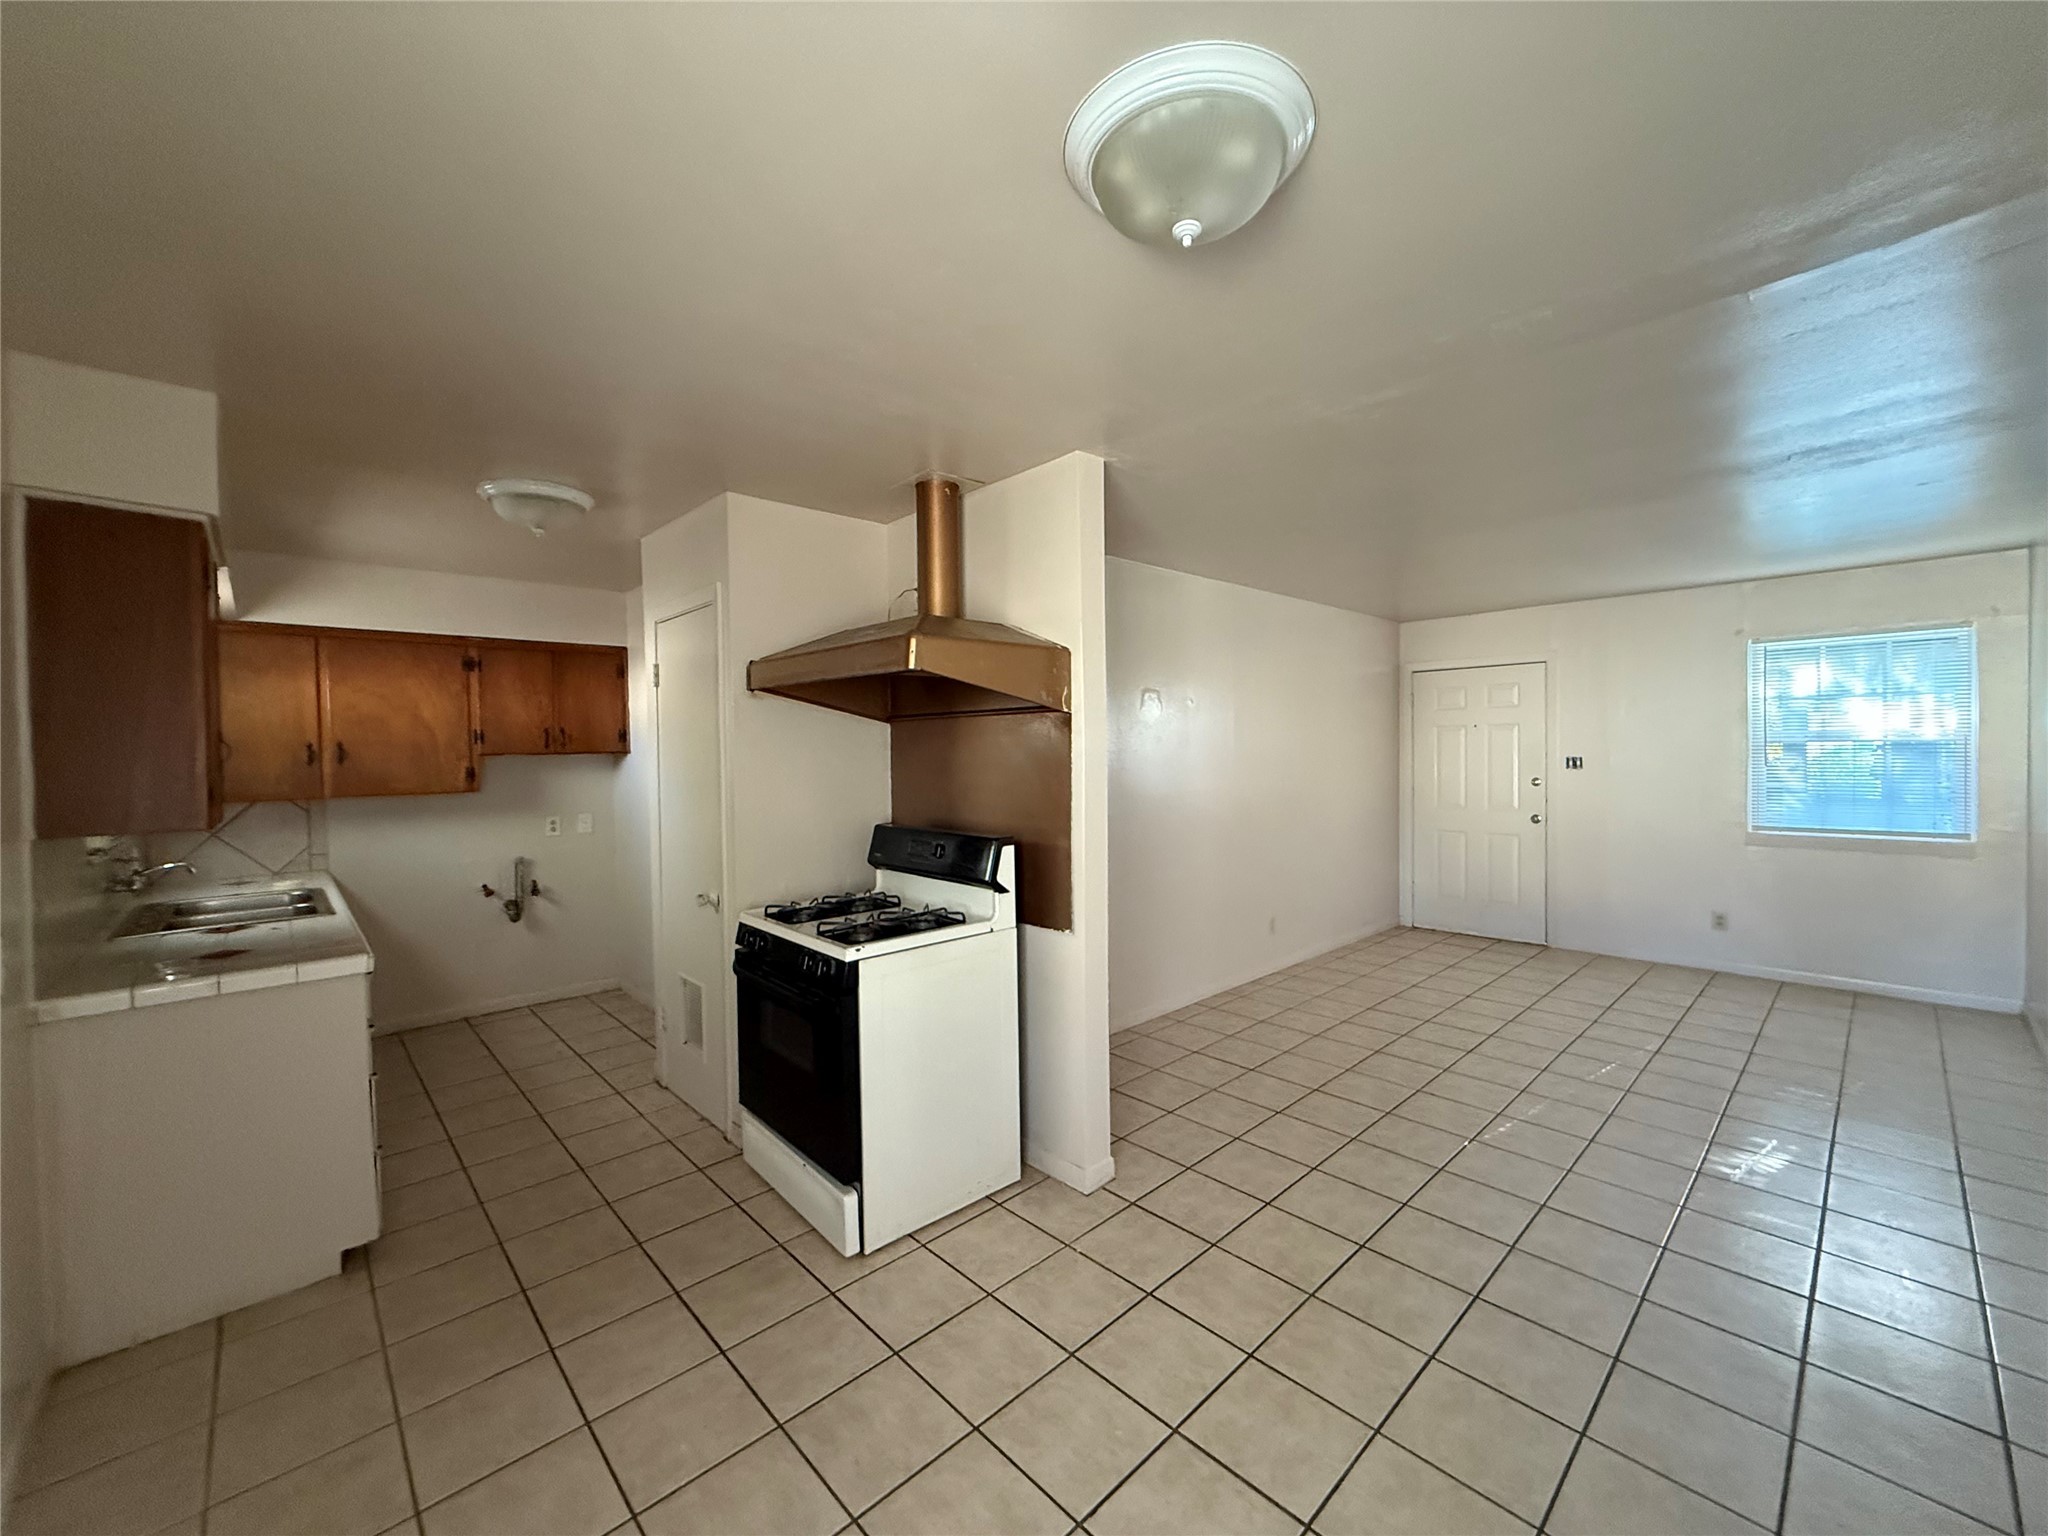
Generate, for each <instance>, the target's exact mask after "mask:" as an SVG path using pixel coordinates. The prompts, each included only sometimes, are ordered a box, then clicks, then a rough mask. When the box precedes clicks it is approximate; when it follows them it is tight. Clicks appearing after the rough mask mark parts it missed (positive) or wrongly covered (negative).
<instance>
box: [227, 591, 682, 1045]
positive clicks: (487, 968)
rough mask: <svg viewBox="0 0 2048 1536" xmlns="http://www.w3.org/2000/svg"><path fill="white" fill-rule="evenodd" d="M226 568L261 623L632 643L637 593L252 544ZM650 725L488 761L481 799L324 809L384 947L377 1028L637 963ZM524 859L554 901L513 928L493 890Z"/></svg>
mask: <svg viewBox="0 0 2048 1536" xmlns="http://www.w3.org/2000/svg"><path fill="white" fill-rule="evenodd" d="M230 569H231V570H232V571H233V573H234V579H235V599H236V610H237V613H238V615H239V616H240V617H241V618H244V619H248V620H252V621H255V622H259V623H278V624H318V625H332V626H339V627H344V628H361V629H394V630H412V631H417V632H422V633H429V634H434V633H438V634H457V635H479V636H485V637H489V638H497V639H513V640H560V641H569V642H577V643H585V644H594V645H622V644H624V643H625V642H626V638H627V632H626V617H627V611H628V601H627V598H626V596H625V594H622V593H618V592H605V591H599V590H596V589H593V588H584V587H558V586H550V585H547V584H545V583H540V582H526V581H502V580H498V579H496V578H492V577H482V576H453V575H446V574H442V573H439V572H433V571H409V570H400V569H396V568H394V567H388V566H376V565H358V564H353V563H350V562H347V561H338V560H312V559H304V558H301V557H298V556H292V555H275V554H265V553H261V552H257V551H236V552H234V553H233V555H232V558H231V560H230ZM650 729H651V727H650V724H649V722H648V721H647V720H646V719H645V718H644V717H643V716H641V715H640V714H638V713H636V714H635V715H634V718H633V721H632V732H633V752H632V753H631V754H629V755H628V756H626V757H625V758H617V757H612V756H609V755H605V756H584V755H577V756H567V757H491V758H485V759H484V760H483V762H482V764H481V765H480V766H479V768H478V774H477V776H478V780H479V783H478V788H477V791H476V793H474V794H467V795H420V796H392V797H389V798H378V799H349V800H332V801H329V802H327V804H326V807H325V815H326V824H327V867H328V868H329V869H330V870H331V871H332V872H333V874H334V875H335V877H336V878H337V879H338V880H340V882H341V885H342V889H343V890H344V891H345V892H346V893H347V895H348V898H349V903H350V905H351V906H352V907H353V908H354V910H355V914H356V917H357V919H358V920H359V921H360V922H361V923H362V926H363V930H364V933H365V935H366V936H367V937H368V939H369V941H370V948H371V950H372V951H373V952H374V953H375V955H376V957H377V971H376V975H375V977H374V979H373V981H372V983H371V1012H372V1016H373V1018H374V1020H375V1022H376V1024H377V1027H378V1028H379V1029H392V1028H404V1027H408V1026H410V1025H415V1024H424V1023H431V1022H434V1021H436V1020H440V1019H448V1018H458V1017H461V1016H463V1015H465V1014H475V1013H484V1012H488V1011H491V1010H493V1009H497V1008H507V1007H513V1006H516V1005H518V1004H520V1003H525V1002H534V1001H540V1000H543V999H546V998H551V997H563V996H568V995H570V994H573V993H577V992H584V991H589V990H592V989H594V988H598V987H603V986H609V985H611V984H613V982H614V981H616V980H618V979H620V978H621V976H622V975H623V974H624V971H625V967H626V966H627V965H628V964H629V963H637V960H638V955H639V950H638V945H637V936H638V933H639V932H640V931H642V930H640V929H638V928H636V929H634V930H633V935H632V936H631V937H628V936H627V935H628V929H627V924H628V921H629V920H631V921H632V922H634V923H639V922H640V921H641V918H640V916H639V915H637V914H635V912H634V909H633V906H632V903H631V901H630V897H629V893H628V888H627V883H626V882H625V881H624V880H622V878H621V861H620V855H619V851H618V838H619V831H618V825H617V823H618V820H619V817H620V816H621V814H622V812H621V808H620V792H619V789H618V781H619V780H620V778H621V777H622V776H623V775H627V774H637V773H640V772H643V771H644V770H643V768H642V762H644V760H645V759H646V758H648V757H650V756H651V754H652V748H653V742H652V738H651V735H650ZM636 760H641V761H636ZM628 764H631V765H632V766H631V767H630V768H629V767H628V766H627V765H628ZM582 812H589V813H590V815H591V819H592V826H593V829H594V830H593V831H591V832H590V833H587V834H578V833H576V832H575V831H574V830H573V828H574V827H575V825H576V817H577V815H578V814H579V813H582ZM548 816H560V817H561V818H562V819H563V829H564V830H563V832H562V834H561V835H560V836H558V837H546V836H544V835H543V829H542V823H543V821H544V820H545V818H546V817H548ZM521 854H525V855H527V856H529V857H530V858H532V859H533V860H534V864H535V868H534V878H535V879H536V880H538V881H539V882H540V885H541V890H542V893H543V894H542V897H541V900H540V901H538V902H537V903H535V904H534V905H533V906H532V908H531V909H530V910H529V912H528V913H527V915H526V916H525V918H524V919H523V920H522V921H521V922H519V923H518V924H513V923H510V922H507V921H506V920H505V917H504V915H503V913H502V912H500V911H499V910H498V908H497V907H496V905H495V904H494V903H493V902H491V901H490V900H488V899H486V898H485V896H484V895H483V892H482V890H481V887H482V886H483V885H485V884H489V885H491V886H494V887H497V888H498V889H500V890H501V891H502V890H504V889H506V888H507V887H509V885H510V882H511V874H512V860H513V859H514V858H515V857H517V856H519V855H521ZM642 910H643V911H644V909H642Z"/></svg>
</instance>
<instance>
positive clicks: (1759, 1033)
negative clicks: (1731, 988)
mask: <svg viewBox="0 0 2048 1536" xmlns="http://www.w3.org/2000/svg"><path fill="white" fill-rule="evenodd" d="M1711 984H1712V976H1711V975H1710V976H1709V978H1708V981H1707V982H1706V983H1704V984H1702V986H1701V988H1700V993H1703V992H1705V991H1706V988H1707V986H1709V985H1711ZM1782 990H1783V988H1782V985H1781V986H1779V987H1776V988H1774V989H1773V990H1772V993H1771V1002H1770V1003H1768V1004H1766V1005H1765V1008H1764V1012H1763V1014H1762V1016H1761V1017H1759V1018H1758V1020H1757V1028H1756V1034H1754V1035H1753V1036H1751V1037H1750V1043H1749V1049H1748V1051H1747V1052H1745V1053H1744V1056H1743V1060H1742V1065H1741V1066H1740V1067H1739V1068H1737V1069H1736V1077H1735V1083H1734V1084H1733V1085H1732V1086H1731V1087H1730V1088H1729V1091H1728V1097H1727V1099H1726V1100H1724V1101H1723V1103H1722V1106H1721V1108H1720V1110H1719V1111H1718V1112H1716V1114H1715V1116H1714V1124H1713V1126H1712V1128H1710V1129H1709V1130H1708V1132H1707V1134H1706V1136H1705V1138H1704V1145H1703V1146H1702V1147H1701V1149H1700V1158H1699V1162H1698V1163H1696V1164H1695V1165H1694V1166H1693V1169H1692V1171H1691V1172H1690V1173H1689V1175H1688V1176H1687V1178H1686V1182H1685V1189H1684V1190H1683V1191H1682V1192H1681V1194H1680V1195H1679V1198H1678V1203H1677V1204H1676V1205H1675V1206H1673V1207H1672V1211H1671V1220H1670V1221H1669V1222H1668V1223H1667V1224H1666V1226H1665V1228H1664V1235H1663V1236H1662V1237H1661V1238H1659V1239H1658V1241H1657V1242H1656V1243H1655V1244H1654V1245H1653V1246H1654V1247H1655V1250H1656V1251H1655V1253H1654V1254H1653V1255H1652V1257H1651V1259H1650V1268H1649V1271H1648V1272H1647V1273H1646V1274H1645V1275H1644V1276H1643V1283H1642V1286H1641V1288H1640V1289H1638V1290H1637V1291H1636V1293H1635V1305H1634V1306H1633V1307H1631V1308H1630V1309H1629V1315H1628V1325H1627V1326H1626V1327H1625V1328H1623V1329H1622V1332H1621V1337H1620V1338H1619V1339H1617V1340H1616V1341H1615V1345H1614V1349H1613V1352H1612V1353H1611V1354H1609V1356H1608V1358H1607V1368H1606V1369H1605V1371H1603V1372H1602V1373H1601V1377H1600V1386H1599V1388H1598V1389H1597V1390H1596V1391H1595V1392H1594V1394H1593V1400H1592V1402H1591V1403H1590V1404H1589V1405H1588V1406H1587V1409H1586V1417H1585V1421H1584V1422H1583V1423H1581V1424H1580V1425H1579V1426H1578V1428H1577V1430H1576V1431H1575V1438H1574V1440H1573V1442H1572V1448H1571V1450H1570V1451H1568V1452H1567V1453H1566V1455H1565V1459H1564V1465H1563V1466H1561V1467H1560V1468H1559V1469H1558V1474H1557V1481H1556V1482H1555V1483H1553V1484H1552V1485H1551V1489H1550V1496H1549V1497H1548V1498H1547V1499H1546V1500H1545V1501H1544V1505H1543V1513H1542V1515H1541V1516H1540V1517H1539V1518H1538V1519H1537V1520H1536V1521H1535V1522H1534V1524H1535V1527H1536V1529H1537V1530H1538V1531H1542V1530H1544V1529H1546V1528H1547V1527H1548V1526H1549V1524H1550V1520H1551V1517H1552V1516H1553V1515H1554V1514H1555V1513H1556V1512H1557V1501H1558V1500H1559V1499H1560V1498H1562V1497H1563V1495H1564V1485H1565V1481H1566V1479H1568V1478H1569V1477H1570V1476H1571V1473H1572V1468H1573V1466H1574V1465H1576V1464H1577V1462H1578V1459H1579V1452H1580V1451H1581V1450H1583V1449H1584V1448H1585V1444H1586V1441H1587V1440H1588V1439H1589V1438H1590V1437H1591V1434H1592V1428H1593V1420H1594V1418H1595V1417H1596V1416H1597V1415H1598V1414H1599V1412H1600V1404H1601V1403H1602V1401H1604V1400H1605V1398H1606V1396H1607V1391H1608V1388H1609V1387H1610V1386H1612V1385H1613V1382H1614V1375H1615V1372H1616V1371H1618V1370H1619V1369H1620V1368H1621V1352H1622V1351H1623V1350H1624V1349H1626V1348H1627V1347H1628V1341H1629V1337H1630V1335H1632V1334H1633V1333H1634V1332H1635V1328H1636V1322H1637V1320H1638V1319H1639V1318H1641V1316H1642V1313H1643V1308H1644V1306H1645V1305H1647V1304H1648V1302H1649V1297H1650V1287H1651V1286H1652V1285H1654V1284H1655V1283H1656V1280H1657V1271H1658V1270H1659V1269H1661V1268H1662V1267H1663V1264H1664V1255H1665V1254H1666V1253H1668V1252H1670V1247H1669V1244H1670V1241H1671V1234H1672V1233H1673V1232H1675V1231H1677V1230H1678V1222H1679V1219H1680V1218H1681V1217H1682V1216H1684V1215H1685V1210H1686V1202H1687V1201H1688V1200H1690V1199H1691V1198H1692V1191H1693V1187H1694V1186H1695V1185H1696V1184H1697V1183H1698V1182H1699V1176H1700V1170H1701V1169H1702V1168H1704V1167H1705V1166H1706V1161H1707V1157H1708V1155H1709V1154H1710V1153H1711V1152H1712V1151H1713V1148H1714V1135H1715V1132H1717V1131H1719V1130H1720V1128H1721V1123H1722V1122H1723V1121H1724V1120H1726V1119H1727V1118H1728V1105H1729V1104H1732V1103H1733V1102H1734V1101H1735V1095H1736V1093H1737V1091H1738V1090H1739V1089H1740V1087H1741V1083H1742V1076H1743V1074H1744V1073H1746V1072H1747V1071H1748V1070H1749V1064H1750V1062H1751V1061H1753V1060H1754V1059H1755V1058H1756V1043H1757V1041H1759V1040H1761V1039H1762V1038H1763V1033H1764V1030H1765V1029H1766V1028H1767V1027H1768V1026H1769V1023H1770V1016H1771V1008H1772V1007H1774V1006H1775V1005H1776V1002H1777V998H1778V995H1779V993H1780V992H1781V991H1782ZM1699 995H1700V994H1699V993H1695V994H1694V995H1693V999H1692V1001H1691V1002H1690V1003H1688V1004H1687V1005H1686V1009H1685V1012H1684V1013H1681V1014H1680V1015H1679V1016H1678V1017H1677V1018H1676V1019H1674V1020H1672V1022H1671V1030H1670V1031H1669V1032H1668V1033H1667V1035H1666V1037H1665V1038H1666V1040H1667V1041H1668V1040H1669V1038H1670V1035H1671V1034H1675V1033H1676V1032H1677V1030H1678V1027H1679V1026H1680V1025H1681V1024H1683V1023H1684V1022H1685V1015H1686V1014H1687V1013H1690V1012H1691V1011H1692V1009H1693V1007H1694V1006H1695V1005H1697V1003H1698V1000H1699ZM1659 1049H1661V1047H1660V1048H1659ZM1655 1054H1656V1053H1655V1052H1652V1053H1651V1055H1652V1059H1655ZM1623 1091H1624V1093H1626V1091H1627V1090H1625V1089H1624V1090H1623ZM1619 1107H1620V1106H1619V1104H1617V1105H1616V1108H1619ZM1595 1134H1597V1133H1595ZM1587 1145H1588V1146H1590V1145H1592V1143H1591V1142H1590V1141H1589V1142H1588V1143H1587ZM1815 1262H1816V1263H1818V1262H1819V1251H1818V1250H1815ZM1659 1379H1660V1380H1661V1379H1662V1378H1659ZM1680 1390H1683V1389H1682V1388H1681V1389H1680ZM1596 1443H1597V1444H1600V1445H1601V1446H1602V1447H1603V1448H1604V1449H1612V1447H1608V1446H1606V1443H1605V1442H1604V1441H1601V1442H1596ZM1617 1454H1619V1453H1617ZM1786 1455H1787V1458H1788V1459H1789V1457H1790V1455H1791V1452H1790V1447H1789V1438H1788V1446H1787V1451H1786ZM1627 1459H1628V1460H1630V1461H1634V1460H1635V1458H1634V1457H1628V1458H1627ZM1638 1465H1641V1463H1638ZM1648 1470H1650V1471H1653V1472H1654V1471H1657V1469H1656V1468H1654V1467H1652V1468H1649V1469H1648ZM1658 1475H1659V1476H1661V1477H1664V1478H1665V1479H1666V1480H1667V1481H1669V1482H1671V1483H1673V1484H1675V1485H1676V1486H1678V1487H1681V1488H1684V1489H1686V1491H1687V1492H1689V1493H1692V1494H1694V1495H1696V1496H1697V1497H1700V1498H1706V1499H1707V1501H1708V1502H1709V1503H1712V1504H1716V1505H1720V1500H1718V1499H1711V1498H1708V1496H1707V1495H1705V1494H1702V1493H1700V1491H1699V1490H1698V1489H1696V1488H1693V1487H1692V1486H1691V1485H1690V1484H1687V1483H1682V1482H1679V1480H1678V1479H1677V1478H1675V1477H1671V1476H1670V1474H1669V1473H1662V1472H1660V1473H1658ZM1721 1507H1722V1508H1726V1507H1727V1506H1725V1505H1721ZM1731 1513H1738V1514H1739V1513H1740V1511H1731Z"/></svg>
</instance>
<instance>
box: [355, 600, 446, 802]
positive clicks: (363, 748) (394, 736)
mask: <svg viewBox="0 0 2048 1536" xmlns="http://www.w3.org/2000/svg"><path fill="white" fill-rule="evenodd" d="M474 681H475V673H474V671H473V670H472V667H471V660H470V654H469V651H468V648H467V647H466V646H463V645H458V644H451V643H449V642H448V641H445V640H428V639H420V640H414V639H407V638H404V637H400V636H392V637H390V638H377V639H371V638H368V637H358V636H355V635H335V636H331V637H330V636H322V637H321V639H320V703H321V709H322V713H323V716H324V718H325V720H326V722H327V732H326V736H327V740H326V751H325V753H324V754H323V766H324V768H325V772H326V791H327V794H328V795H329V796H330V797H335V798H338V797H342V796H348V795H446V794H459V793H461V792H463V791H465V790H471V789H474V788H476V759H475V756H474V752H475V742H474V739H473V738H474V733H475V730H476V726H475V719H476V692H475V688H474V686H473V684H474Z"/></svg>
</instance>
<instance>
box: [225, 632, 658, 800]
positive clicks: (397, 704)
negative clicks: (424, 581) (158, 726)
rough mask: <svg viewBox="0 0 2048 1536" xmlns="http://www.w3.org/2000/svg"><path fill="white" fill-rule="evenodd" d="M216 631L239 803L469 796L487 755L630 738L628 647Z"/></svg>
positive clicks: (606, 747) (595, 746)
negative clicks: (481, 761) (482, 758)
mask: <svg viewBox="0 0 2048 1536" xmlns="http://www.w3.org/2000/svg"><path fill="white" fill-rule="evenodd" d="M211 627H212V626H209V628H211ZM218 629H219V634H220V666H219V688H220V692H221V695H222V697H223V700H224V703H223V706H222V717H221V726H220V735H221V746H222V750H223V752H224V753H225V756H226V760H227V776H228V798H229V799H230V800H234V801H244V800H307V799H320V798H327V799H342V798H347V797H350V796H356V795H447V794H460V793H462V792H464V791H466V790H473V789H475V788H476V787H477V758H478V757H479V756H498V757H505V756H512V755H515V754H519V755H524V754H548V753H558V752H613V753H616V752H624V751H625V750H626V749H627V746H628V741H627V720H626V652H625V649H624V648H623V647H621V646H596V645H586V646H557V645H545V644H536V643H531V642H522V641H516V640H514V641H489V640H468V639H464V638H462V637H460V636H454V635H404V634H392V633H389V632H385V631H379V630H361V629H320V628H312V627H307V626H300V625H291V624H247V623H241V624H221V625H219V626H218Z"/></svg>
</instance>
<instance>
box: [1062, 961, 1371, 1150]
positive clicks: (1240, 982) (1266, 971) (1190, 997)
mask: <svg viewBox="0 0 2048 1536" xmlns="http://www.w3.org/2000/svg"><path fill="white" fill-rule="evenodd" d="M1398 926H1400V925H1399V924H1398V923H1377V924H1375V925H1374V926H1372V927H1370V928H1367V929H1364V930H1363V931H1361V932H1358V933H1354V934H1352V935H1351V936H1350V937H1348V938H1345V937H1342V936H1340V937H1338V938H1334V939H1319V940H1317V941H1316V942H1315V943H1313V944H1310V945H1308V946H1307V947H1306V948H1304V949H1301V950H1299V951H1296V952H1294V953H1292V954H1287V955H1283V956H1281V957H1280V958H1279V959H1277V960H1273V961H1271V962H1269V963H1265V964H1262V966H1261V968H1260V969H1258V970H1255V971H1250V972H1247V973H1245V974H1243V975H1235V976H1230V977H1226V978H1224V979H1222V980H1211V981H1209V982H1207V983H1205V984H1204V985H1202V986H1200V987H1197V988H1194V989H1193V990H1192V991H1189V992H1188V993H1187V994H1186V995H1185V996H1180V995H1179V994H1175V995H1176V996H1177V997H1179V1000H1178V1001H1177V1002H1169V1003H1167V1004H1166V1005H1165V1006H1164V1007H1156V1006H1154V1007H1148V1008H1147V1009H1146V1010H1145V1011H1144V1014H1143V1017H1141V1018H1135V1019H1124V1020H1122V1021H1120V1022H1119V1021H1117V1020H1115V1019H1112V1020H1111V1022H1110V1026H1109V1032H1110V1033H1111V1034H1113V1035H1114V1034H1120V1033H1121V1032H1122V1031H1124V1030H1127V1029H1136V1028H1137V1027H1138V1026H1139V1025H1140V1024H1146V1023H1150V1022H1151V1021H1152V1020H1153V1019H1156V1018H1159V1017H1161V1016H1162V1015H1164V1014H1169V1013H1172V1012H1173V1011H1174V1010H1175V1009H1178V1008H1185V1007H1187V1006H1188V1005H1189V1004H1190V1003H1199V1002H1200V1001H1201V1000H1202V999H1203V998H1205V997H1214V996H1215V995H1216V994H1217V993H1218V992H1228V991H1229V990H1230V989H1231V988H1232V987H1241V986H1244V985H1245V984H1246V983H1247V982H1253V981H1257V980H1258V979H1259V978H1260V977H1262V976H1270V975H1272V974H1273V973H1274V972H1275V971H1284V970H1286V969H1287V968H1288V967H1289V966H1290V965H1300V964H1301V963H1302V962H1303V961H1304V960H1313V959H1315V958H1316V956H1318V955H1327V954H1328V953H1329V952H1330V951H1331V950H1333V949H1343V948H1345V947H1346V946H1348V945H1352V944H1359V943H1363V942H1364V941H1365V940H1367V939H1370V938H1375V937H1377V936H1378V935H1380V934H1382V933H1386V932H1388V931H1390V930H1391V929H1394V928H1396V927H1398ZM1110 1005H1111V1007H1112V1009H1113V1008H1114V1007H1115V999H1114V998H1112V999H1111V1000H1110ZM1047 1171H1048V1172H1050V1171H1051V1170H1050V1169H1048V1170H1047Z"/></svg>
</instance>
